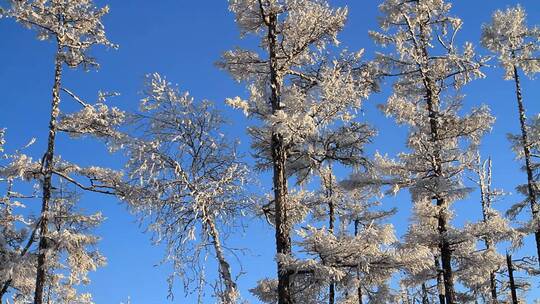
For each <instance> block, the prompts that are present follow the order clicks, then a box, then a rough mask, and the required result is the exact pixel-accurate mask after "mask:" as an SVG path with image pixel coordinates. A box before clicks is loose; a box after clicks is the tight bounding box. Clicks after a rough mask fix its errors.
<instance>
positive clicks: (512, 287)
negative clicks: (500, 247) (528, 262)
mask: <svg viewBox="0 0 540 304" xmlns="http://www.w3.org/2000/svg"><path fill="white" fill-rule="evenodd" d="M506 265H507V266H508V278H509V280H510V294H511V295H512V304H519V300H518V297H517V290H516V282H515V280H514V265H513V263H512V256H511V255H510V254H508V253H507V254H506Z"/></svg>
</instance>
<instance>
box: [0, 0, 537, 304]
mask: <svg viewBox="0 0 540 304" xmlns="http://www.w3.org/2000/svg"><path fill="white" fill-rule="evenodd" d="M330 2H331V3H332V4H333V5H339V6H341V5H347V6H348V7H349V12H350V16H349V21H348V23H347V26H346V29H345V30H344V32H343V33H342V35H341V36H340V38H341V39H340V40H341V41H342V45H343V46H346V47H348V48H349V49H350V50H357V49H360V48H365V49H366V55H367V56H368V57H372V56H373V54H374V52H375V51H376V50H379V49H378V48H377V47H375V46H374V44H373V43H372V41H371V40H370V39H369V37H368V34H367V31H368V30H372V29H378V25H377V22H376V20H377V19H376V18H377V16H378V15H379V12H378V11H377V5H378V4H379V3H380V1H375V0H364V1H360V0H349V1H345V0H332V1H330ZM97 3H98V4H99V5H103V4H106V3H108V4H109V6H110V8H111V12H110V14H109V15H108V16H106V17H105V20H104V23H105V25H106V29H107V32H108V35H109V37H110V39H111V40H112V41H113V42H115V43H118V44H119V45H120V49H119V50H117V51H114V50H106V49H97V50H96V51H95V52H94V54H95V55H96V57H97V58H98V60H99V62H100V63H101V68H100V69H99V71H97V72H95V71H92V72H83V71H68V72H66V74H65V77H64V79H65V83H64V84H65V87H67V88H69V89H71V90H73V91H75V92H77V94H78V95H80V96H82V97H84V98H85V99H87V100H92V99H94V98H95V96H96V92H97V91H98V90H100V89H101V90H108V91H117V92H120V93H121V96H120V97H118V98H115V100H114V101H112V104H114V105H116V106H118V107H121V108H123V109H134V108H135V107H136V105H137V103H138V101H139V99H140V98H141V95H140V91H141V88H142V83H143V77H144V75H145V74H147V73H151V72H159V73H161V74H162V75H165V76H166V77H167V78H168V79H169V80H170V81H172V82H175V83H178V84H179V85H180V88H181V89H182V90H188V91H189V92H190V93H191V94H192V95H193V96H195V97H196V98H199V99H203V98H204V99H209V100H213V101H215V102H216V103H217V104H218V105H219V107H220V108H222V109H223V111H224V113H225V115H226V117H227V118H228V119H229V120H230V121H231V124H230V125H229V126H228V127H227V134H229V135H230V136H231V137H239V138H240V139H241V140H242V149H244V151H248V149H249V140H248V139H247V138H246V136H245V135H244V131H245V127H246V126H247V125H248V123H249V122H247V121H246V119H245V118H244V117H243V115H242V114H241V113H240V112H239V111H233V110H230V109H228V108H226V107H225V106H224V103H223V101H224V99H225V98H226V97H233V96H237V95H240V96H245V93H246V91H245V88H244V87H243V86H241V85H239V84H236V83H235V82H234V81H233V80H232V79H231V78H230V77H229V76H228V75H227V74H226V73H225V72H223V71H220V70H219V69H217V68H216V67H215V65H214V63H215V62H216V61H217V60H218V59H219V57H220V55H221V54H222V53H223V52H224V51H226V50H228V49H231V48H233V47H235V46H244V47H250V48H254V47H255V44H254V40H252V39H246V40H241V39H240V38H239V35H238V31H237V28H236V26H235V24H234V18H233V16H232V14H230V13H229V12H228V10H227V4H226V1H187V0H184V1H179V0H154V1H146V0H130V1H119V0H116V1H113V0H111V1H109V2H105V1H102V0H99V1H97ZM453 3H454V10H453V14H454V15H457V16H459V17H461V18H462V19H463V20H464V27H463V31H462V32H461V35H460V36H459V39H460V40H461V41H465V40H468V41H472V42H473V43H475V44H476V45H477V50H478V52H479V53H484V54H485V53H486V51H485V50H483V49H482V48H481V47H480V46H478V40H479V36H480V26H481V24H482V23H485V22H487V21H488V20H489V18H490V15H491V13H492V12H493V11H494V10H495V9H497V8H506V7H507V6H510V5H514V4H516V3H521V4H522V5H523V6H524V7H525V8H526V9H527V11H528V13H529V22H531V23H532V22H536V23H538V24H540V2H538V1H537V0H524V1H511V0H490V1H470V0H468V1H467V0H456V1H453ZM0 36H1V38H2V41H3V42H2V44H1V47H0V58H1V59H2V65H1V66H0V88H1V90H0V127H6V128H7V131H8V134H7V140H8V148H11V149H13V148H16V147H20V146H21V145H24V144H25V143H26V142H28V141H29V139H30V138H32V137H36V138H37V143H36V144H35V145H34V146H33V147H32V148H31V149H30V151H28V152H29V153H31V154H32V155H33V156H34V157H35V158H39V157H41V155H42V154H41V153H42V152H43V151H44V147H45V143H46V135H47V128H46V127H47V119H48V111H49V105H50V95H51V94H50V92H51V85H52V80H53V56H54V47H53V44H52V43H50V42H42V41H37V40H36V39H35V34H34V33H33V32H31V31H28V30H26V29H24V28H23V27H21V26H20V25H18V24H15V23H14V22H13V21H11V20H0ZM492 63H493V64H495V62H494V61H493V62H492ZM485 72H486V73H487V75H488V78H487V79H484V80H478V81H475V82H473V83H471V84H470V85H468V86H467V87H466V88H465V90H464V93H465V94H466V95H467V97H466V99H465V103H466V104H467V105H477V104H480V103H487V104H489V105H490V107H491V109H492V110H493V114H494V115H495V116H496V117H497V122H496V124H495V126H494V129H493V132H492V133H491V134H490V135H488V136H487V137H486V139H485V140H484V143H483V146H482V153H483V155H484V156H488V155H491V156H492V157H493V162H494V163H493V165H494V183H495V186H497V187H499V188H504V189H505V190H507V191H510V192H513V191H514V187H515V186H516V185H517V184H519V183H523V182H525V175H524V174H522V173H521V172H519V164H518V163H517V162H515V161H514V155H513V153H512V152H511V150H510V145H509V143H508V141H507V140H506V134H507V133H509V132H517V131H518V124H517V122H518V121H517V110H516V106H515V100H514V95H513V94H514V91H513V84H512V83H511V82H508V81H504V80H503V79H502V72H501V71H500V70H499V69H496V68H488V69H486V70H485ZM388 81H391V80H388ZM388 93H389V91H388V90H383V92H381V93H380V94H376V95H373V96H371V97H370V99H369V100H368V101H366V103H365V112H364V115H363V116H362V117H361V118H360V119H362V120H365V121H367V122H369V123H370V124H372V125H373V126H374V127H375V128H377V129H378V131H379V135H378V137H377V138H376V139H375V141H374V143H373V144H372V145H370V147H369V149H368V150H369V152H370V153H374V152H375V151H377V150H378V151H379V152H381V153H388V154H390V155H393V154H395V153H397V152H399V151H400V150H402V149H403V146H404V143H405V135H406V130H405V129H403V128H398V127H396V126H395V124H394V123H393V122H392V121H391V120H389V119H386V118H384V117H383V116H382V115H381V114H380V113H379V111H378V110H377V109H376V105H377V104H380V103H383V102H384V101H385V97H386V96H387V95H388ZM524 96H525V102H526V104H527V107H528V113H529V115H532V114H535V113H538V112H539V111H540V102H539V99H540V90H539V89H538V85H537V84H535V83H534V82H532V81H529V80H525V81H524ZM64 100H65V102H64V103H63V105H62V106H63V107H64V109H67V110H72V109H75V106H76V105H75V104H74V103H72V102H71V101H69V100H68V98H64ZM57 151H59V152H60V154H62V156H63V157H64V158H65V159H68V160H72V161H78V162H79V163H81V164H83V165H85V164H87V165H90V164H96V165H103V166H109V167H113V168H119V167H120V166H121V162H122V158H121V157H120V156H118V155H110V154H108V152H107V151H106V149H104V147H103V146H102V145H100V144H98V143H96V142H93V141H91V140H77V141H73V140H70V139H68V138H66V137H61V138H60V139H59V143H58V150H57ZM260 184H261V188H262V190H269V189H270V180H268V179H262V180H261V181H260ZM518 199H519V197H517V196H508V197H506V198H505V199H504V200H503V201H502V202H500V203H499V207H500V208H501V209H504V208H507V207H508V206H510V205H511V204H512V203H513V202H516V201H517V200H518ZM385 203H386V204H387V206H388V207H394V206H397V207H398V208H399V209H400V212H399V213H398V215H397V216H396V217H395V218H394V219H393V223H394V224H395V226H396V228H397V230H398V233H399V234H402V233H403V231H404V228H405V227H406V223H407V222H406V220H407V217H408V209H409V207H410V204H409V196H408V195H407V194H406V193H404V194H402V195H399V196H397V197H394V198H389V199H386V200H385ZM81 205H82V206H83V207H84V208H85V209H87V210H89V211H92V210H101V211H102V212H103V213H104V215H105V216H106V217H107V221H106V222H105V223H104V224H103V225H102V226H101V227H100V228H99V229H98V230H97V231H96V233H97V234H99V235H100V236H101V237H102V238H103V239H102V241H101V243H100V248H101V250H102V252H103V253H104V255H105V256H106V257H107V258H108V265H107V266H106V267H104V268H102V269H100V270H98V272H96V273H94V274H92V276H91V277H92V281H93V282H92V284H91V285H90V286H89V287H88V289H89V290H91V291H92V293H93V295H94V299H95V301H96V303H99V304H101V303H104V304H109V303H110V304H117V303H119V302H120V301H122V300H125V299H126V298H127V297H128V296H130V297H131V299H132V303H135V304H158V303H168V301H167V299H166V296H167V284H166V277H167V274H168V273H169V270H170V269H169V267H168V266H167V265H162V266H159V265H158V264H159V262H160V260H161V258H162V255H163V253H164V252H163V248H161V247H160V246H153V245H151V243H150V240H149V239H150V236H149V235H148V234H144V233H143V231H144V227H141V226H140V225H139V224H138V223H137V221H136V218H135V217H134V216H133V215H131V214H129V212H128V211H127V208H126V206H124V205H122V204H121V203H120V202H118V201H117V200H115V199H113V198H110V197H104V196H100V195H94V194H88V195H84V196H83V199H82V202H81ZM29 209H31V210H36V211H37V210H38V204H35V205H31V206H29ZM456 209H457V213H458V214H459V215H458V217H457V219H456V222H457V223H458V224H459V223H463V222H465V221H467V220H474V219H475V218H477V217H478V216H479V206H478V203H477V197H474V196H472V197H471V198H470V199H468V200H466V201H463V202H458V203H456ZM244 224H246V225H247V226H248V229H245V230H243V231H239V233H237V234H236V235H235V236H234V237H233V238H231V240H230V242H231V246H232V247H244V248H247V249H249V251H248V252H247V253H246V254H245V255H244V256H241V259H242V267H243V270H244V271H245V272H246V274H245V275H243V276H242V277H241V278H240V280H239V286H240V289H241V292H242V295H243V296H245V297H246V298H247V299H249V300H253V298H252V297H251V296H250V295H249V292H248V291H247V290H248V289H250V288H253V287H254V286H255V283H256V281H257V280H258V279H261V278H263V277H267V276H274V272H275V267H274V263H273V252H274V247H273V244H274V239H273V231H272V229H271V228H270V227H268V226H267V225H266V223H265V222H264V221H259V220H256V219H252V218H249V217H248V218H246V219H245V220H244ZM532 241H533V240H532V238H530V239H528V242H529V243H532ZM530 248H531V247H530V246H527V247H526V248H524V249H523V253H524V254H526V253H532V252H533V251H531V250H530ZM156 265H157V266H156ZM214 268H215V267H213V265H211V264H210V265H209V266H208V271H209V273H214ZM233 271H234V272H235V273H238V271H239V267H238V264H234V265H233ZM535 287H536V286H535ZM175 292H176V297H175V300H174V301H173V303H191V302H193V301H194V298H193V297H188V298H187V299H184V297H183V292H182V289H181V284H177V288H176V289H175ZM531 294H536V297H538V298H540V292H537V291H534V292H532V293H531ZM531 298H532V295H531Z"/></svg>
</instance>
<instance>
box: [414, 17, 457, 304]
mask: <svg viewBox="0 0 540 304" xmlns="http://www.w3.org/2000/svg"><path fill="white" fill-rule="evenodd" d="M420 35H421V41H422V45H421V46H419V47H420V50H419V51H421V52H422V56H423V57H424V62H425V63H422V67H421V73H422V81H423V85H424V88H425V90H426V92H425V93H426V94H425V100H426V104H427V110H428V116H429V125H430V134H429V135H430V137H431V141H432V142H433V145H434V151H433V154H434V155H433V157H434V164H433V173H434V175H435V178H436V179H439V178H443V177H444V176H443V169H442V164H443V161H442V159H441V149H442V148H441V147H440V143H439V141H440V138H439V123H438V116H439V114H440V113H439V91H438V90H439V87H438V86H437V84H436V83H435V81H434V80H433V79H431V78H430V77H429V75H428V74H427V73H425V71H427V70H429V66H426V64H427V62H429V61H430V56H429V53H428V50H427V47H428V45H429V43H428V39H427V37H428V36H429V34H427V33H426V29H425V25H423V24H421V25H420ZM433 199H435V200H436V203H437V206H438V207H439V208H440V210H439V215H438V226H437V230H438V233H439V250H440V252H441V263H442V270H443V277H444V289H445V298H446V304H454V303H455V292H454V277H453V272H452V250H451V248H450V243H449V242H448V239H447V225H448V218H447V215H446V213H447V212H446V211H447V209H448V202H447V201H446V199H445V198H444V197H439V196H438V194H436V195H435V197H434V198H433Z"/></svg>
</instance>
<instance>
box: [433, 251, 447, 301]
mask: <svg viewBox="0 0 540 304" xmlns="http://www.w3.org/2000/svg"><path fill="white" fill-rule="evenodd" d="M435 268H436V269H437V291H438V293H439V304H446V296H445V292H444V276H443V272H442V270H441V262H440V261H439V257H437V256H436V257H435Z"/></svg>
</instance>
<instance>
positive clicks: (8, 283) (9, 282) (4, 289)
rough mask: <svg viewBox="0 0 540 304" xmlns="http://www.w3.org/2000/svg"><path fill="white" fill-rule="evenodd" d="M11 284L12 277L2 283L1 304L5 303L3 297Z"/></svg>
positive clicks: (0, 291)
mask: <svg viewBox="0 0 540 304" xmlns="http://www.w3.org/2000/svg"><path fill="white" fill-rule="evenodd" d="M10 285H11V279H9V280H7V281H5V282H4V284H2V289H1V290H0V304H1V303H4V302H3V298H4V295H5V294H6V292H7V290H8V288H9V286H10Z"/></svg>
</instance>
